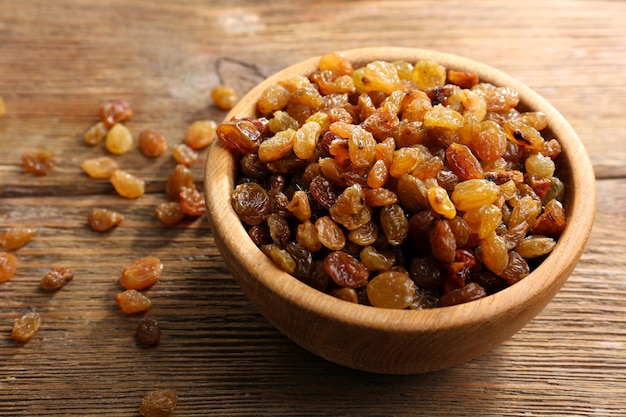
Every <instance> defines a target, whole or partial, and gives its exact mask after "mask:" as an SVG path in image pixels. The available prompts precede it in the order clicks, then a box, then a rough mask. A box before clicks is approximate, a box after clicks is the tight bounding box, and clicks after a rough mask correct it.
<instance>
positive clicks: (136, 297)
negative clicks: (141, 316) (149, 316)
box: [115, 290, 152, 314]
mask: <svg viewBox="0 0 626 417" xmlns="http://www.w3.org/2000/svg"><path fill="white" fill-rule="evenodd" d="M115 302H116V303H117V305H118V306H119V307H120V309H121V310H122V311H123V312H124V313H126V314H135V313H143V312H144V311H148V310H150V308H152V301H150V299H149V298H148V297H146V296H145V295H143V294H142V293H140V292H139V291H137V290H126V291H124V292H120V293H117V294H116V295H115Z"/></svg>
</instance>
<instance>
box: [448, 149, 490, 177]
mask: <svg viewBox="0 0 626 417" xmlns="http://www.w3.org/2000/svg"><path fill="white" fill-rule="evenodd" d="M446 162H447V163H448V166H449V167H450V169H451V170H452V171H453V172H454V173H455V174H456V175H457V176H458V177H459V179H461V180H462V181H465V180H470V179H480V178H482V177H483V168H482V166H481V165H480V161H478V159H477V158H476V157H475V156H474V154H473V153H472V151H471V149H470V148H468V147H467V146H465V145H462V144H460V143H453V144H451V145H450V146H448V148H447V149H446Z"/></svg>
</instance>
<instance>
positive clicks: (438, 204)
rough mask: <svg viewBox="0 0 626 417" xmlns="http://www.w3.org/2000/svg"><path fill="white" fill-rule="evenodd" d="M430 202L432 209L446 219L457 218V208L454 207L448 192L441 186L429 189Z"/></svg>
mask: <svg viewBox="0 0 626 417" xmlns="http://www.w3.org/2000/svg"><path fill="white" fill-rule="evenodd" d="M428 201H429V202H430V207H432V209H433V210H434V211H435V212H437V213H439V214H441V215H442V216H443V217H445V218H446V219H453V218H454V217H456V207H454V204H453V203H452V201H451V200H450V196H449V195H448V192H447V191H446V190H445V189H444V188H442V187H440V186H434V187H431V188H429V189H428Z"/></svg>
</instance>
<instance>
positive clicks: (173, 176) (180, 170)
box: [165, 164, 195, 201]
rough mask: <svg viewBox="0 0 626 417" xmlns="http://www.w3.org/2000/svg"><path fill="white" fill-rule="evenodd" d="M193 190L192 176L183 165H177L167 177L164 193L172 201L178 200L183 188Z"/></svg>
mask: <svg viewBox="0 0 626 417" xmlns="http://www.w3.org/2000/svg"><path fill="white" fill-rule="evenodd" d="M185 187H188V188H195V183H194V181H193V176H192V175H191V171H190V170H189V168H188V167H186V166H185V165H183V164H177V165H176V166H175V167H174V169H173V170H172V172H171V173H170V175H169V176H168V177H167V183H166V184H165V192H166V193H167V195H168V196H169V198H171V199H172V200H174V201H178V200H179V198H180V192H181V191H182V190H183V188H185Z"/></svg>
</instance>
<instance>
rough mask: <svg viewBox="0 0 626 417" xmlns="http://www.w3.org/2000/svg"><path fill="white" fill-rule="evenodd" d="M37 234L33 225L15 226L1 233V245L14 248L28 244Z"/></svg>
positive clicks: (10, 248)
mask: <svg viewBox="0 0 626 417" xmlns="http://www.w3.org/2000/svg"><path fill="white" fill-rule="evenodd" d="M33 236H35V229H33V228H31V227H22V226H14V227H11V228H9V229H8V230H6V231H4V232H3V233H2V234H0V247H2V248H4V249H6V250H14V249H18V248H21V247H22V246H24V245H26V244H27V243H28V242H30V240H31V239H32V238H33Z"/></svg>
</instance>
